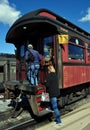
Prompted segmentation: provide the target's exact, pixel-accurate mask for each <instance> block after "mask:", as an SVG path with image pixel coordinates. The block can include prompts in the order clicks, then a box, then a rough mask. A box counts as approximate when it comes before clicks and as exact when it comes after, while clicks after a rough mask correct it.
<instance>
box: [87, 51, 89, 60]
mask: <svg viewBox="0 0 90 130" xmlns="http://www.w3.org/2000/svg"><path fill="white" fill-rule="evenodd" d="M87 53H88V61H90V49H88V50H87Z"/></svg>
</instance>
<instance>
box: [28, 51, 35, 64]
mask: <svg viewBox="0 0 90 130" xmlns="http://www.w3.org/2000/svg"><path fill="white" fill-rule="evenodd" d="M28 51H29V53H28V61H27V62H33V61H34V55H33V53H32V52H31V51H30V50H28Z"/></svg>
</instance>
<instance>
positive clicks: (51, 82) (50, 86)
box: [46, 65, 61, 125]
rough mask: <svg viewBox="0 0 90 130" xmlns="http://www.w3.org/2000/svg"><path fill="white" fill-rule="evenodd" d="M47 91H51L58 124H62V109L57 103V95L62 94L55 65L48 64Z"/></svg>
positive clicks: (51, 100) (51, 99) (50, 94)
mask: <svg viewBox="0 0 90 130" xmlns="http://www.w3.org/2000/svg"><path fill="white" fill-rule="evenodd" d="M46 91H47V92H48V93H49V96H50V102H51V105H52V108H53V110H54V113H55V116H56V120H55V121H56V124H57V125H61V118H60V111H59V109H58V105H57V97H58V96H59V95H60V90H59V84H58V77H57V75H56V73H55V69H54V67H53V65H49V66H48V75H47V78H46Z"/></svg>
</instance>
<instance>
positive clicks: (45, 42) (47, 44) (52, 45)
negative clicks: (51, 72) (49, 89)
mask: <svg viewBox="0 0 90 130" xmlns="http://www.w3.org/2000/svg"><path fill="white" fill-rule="evenodd" d="M42 47H43V52H42V63H41V71H40V81H41V82H44V81H45V78H46V76H47V67H48V65H49V64H51V63H52V64H53V65H54V66H56V58H55V57H56V53H55V51H56V37H55V36H48V37H44V38H43V39H42Z"/></svg>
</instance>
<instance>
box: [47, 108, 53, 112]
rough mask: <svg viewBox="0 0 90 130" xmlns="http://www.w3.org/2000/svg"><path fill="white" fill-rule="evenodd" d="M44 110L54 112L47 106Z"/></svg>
mask: <svg viewBox="0 0 90 130" xmlns="http://www.w3.org/2000/svg"><path fill="white" fill-rule="evenodd" d="M46 111H49V112H54V111H53V110H51V109H49V108H46Z"/></svg>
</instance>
